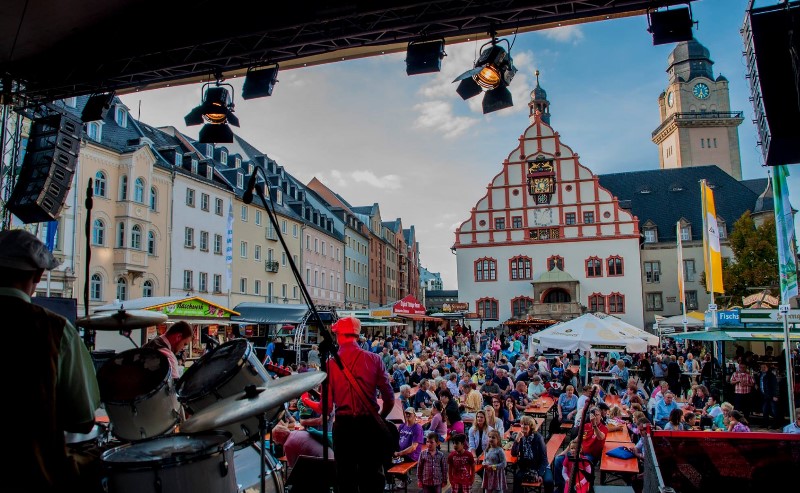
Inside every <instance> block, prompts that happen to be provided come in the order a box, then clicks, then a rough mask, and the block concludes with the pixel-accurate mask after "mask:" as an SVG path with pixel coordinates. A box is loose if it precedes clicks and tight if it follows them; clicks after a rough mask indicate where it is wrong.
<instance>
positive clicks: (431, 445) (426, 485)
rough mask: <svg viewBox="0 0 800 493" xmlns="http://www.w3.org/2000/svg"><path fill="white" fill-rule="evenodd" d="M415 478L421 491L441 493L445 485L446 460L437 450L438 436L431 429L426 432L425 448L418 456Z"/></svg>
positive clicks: (424, 492)
mask: <svg viewBox="0 0 800 493" xmlns="http://www.w3.org/2000/svg"><path fill="white" fill-rule="evenodd" d="M417 478H418V484H417V486H419V489H420V490H421V491H422V492H423V493H441V491H442V488H444V487H445V486H446V485H447V460H446V459H445V458H444V453H442V451H441V450H439V436H438V435H437V434H436V433H434V432H432V431H431V432H428V435H427V438H426V439H425V450H424V451H423V452H422V453H421V454H420V456H419V462H418V464H417Z"/></svg>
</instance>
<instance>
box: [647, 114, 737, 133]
mask: <svg viewBox="0 0 800 493" xmlns="http://www.w3.org/2000/svg"><path fill="white" fill-rule="evenodd" d="M710 121H713V122H714V123H716V124H719V125H723V126H736V125H739V124H740V123H742V122H743V121H744V113H743V112H741V111H700V112H690V113H673V114H671V115H670V116H668V117H667V119H666V120H664V121H663V122H662V123H661V125H659V126H658V128H657V129H655V131H654V132H653V138H654V139H655V138H656V137H657V136H658V134H659V133H661V131H662V130H664V129H665V128H667V127H668V126H669V125H672V124H673V123H675V124H677V125H679V126H689V125H692V124H695V125H696V124H699V123H700V122H705V123H708V122H710Z"/></svg>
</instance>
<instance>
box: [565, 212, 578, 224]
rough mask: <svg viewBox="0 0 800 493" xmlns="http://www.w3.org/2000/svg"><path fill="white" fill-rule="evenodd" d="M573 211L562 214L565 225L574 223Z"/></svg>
mask: <svg viewBox="0 0 800 493" xmlns="http://www.w3.org/2000/svg"><path fill="white" fill-rule="evenodd" d="M575 222H576V219H575V213H574V212H567V213H566V214H564V223H565V224H567V225H571V224H575Z"/></svg>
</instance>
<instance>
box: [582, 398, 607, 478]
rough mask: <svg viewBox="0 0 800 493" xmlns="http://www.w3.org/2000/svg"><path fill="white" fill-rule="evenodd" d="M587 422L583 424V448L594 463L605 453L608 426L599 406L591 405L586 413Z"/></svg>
mask: <svg viewBox="0 0 800 493" xmlns="http://www.w3.org/2000/svg"><path fill="white" fill-rule="evenodd" d="M586 419H587V421H586V423H585V424H584V425H583V446H582V450H583V453H585V454H586V455H587V456H589V460H591V461H592V463H593V464H596V463H598V462H599V461H600V458H601V457H602V453H603V446H604V445H605V443H606V436H607V435H608V428H607V427H606V425H605V423H603V414H602V411H601V410H600V409H598V408H597V407H590V408H589V411H588V413H587V415H586Z"/></svg>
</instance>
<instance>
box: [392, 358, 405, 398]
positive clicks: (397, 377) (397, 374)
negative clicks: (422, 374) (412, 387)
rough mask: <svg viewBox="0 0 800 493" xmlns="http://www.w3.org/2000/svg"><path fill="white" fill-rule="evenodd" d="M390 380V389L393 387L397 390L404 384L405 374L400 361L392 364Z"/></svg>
mask: <svg viewBox="0 0 800 493" xmlns="http://www.w3.org/2000/svg"><path fill="white" fill-rule="evenodd" d="M390 381H391V382H392V389H394V391H395V392H399V391H400V387H402V386H403V385H406V375H405V372H404V371H403V365H401V364H400V363H395V364H394V366H393V367H392V377H391V380H390Z"/></svg>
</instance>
